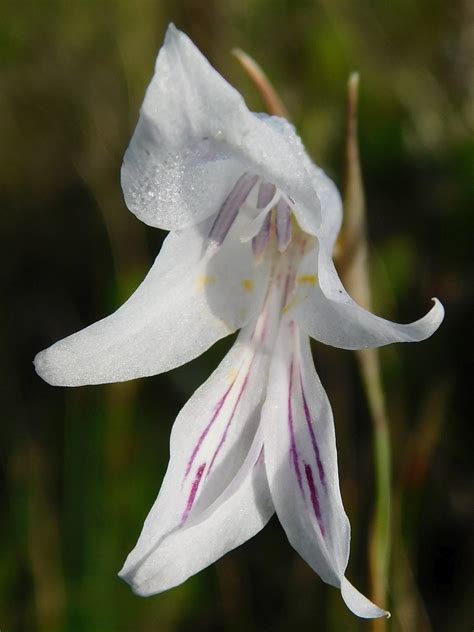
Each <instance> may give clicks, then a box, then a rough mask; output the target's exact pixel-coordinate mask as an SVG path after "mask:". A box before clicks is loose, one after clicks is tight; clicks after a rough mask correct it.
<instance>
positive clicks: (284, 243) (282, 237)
mask: <svg viewBox="0 0 474 632" xmlns="http://www.w3.org/2000/svg"><path fill="white" fill-rule="evenodd" d="M275 213H276V219H275V228H276V236H277V242H278V250H279V251H280V252H285V250H286V249H287V248H288V244H289V243H290V241H291V214H292V211H291V208H290V206H289V205H288V203H287V202H286V200H284V199H283V198H280V199H279V200H278V204H277V205H276V207H275Z"/></svg>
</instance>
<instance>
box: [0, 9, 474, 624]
mask: <svg viewBox="0 0 474 632" xmlns="http://www.w3.org/2000/svg"><path fill="white" fill-rule="evenodd" d="M1 13H2V19H1V22H0V73H1V74H0V109H1V116H0V148H1V157H0V160H1V168H0V190H1V194H0V204H1V217H2V221H1V255H2V259H3V261H2V263H1V268H0V269H1V270H2V283H1V284H0V293H1V303H0V304H1V310H0V366H1V369H2V372H1V375H2V380H1V388H2V417H3V421H2V425H1V448H0V449H1V460H0V489H1V499H0V502H1V516H2V517H1V522H0V534H1V544H2V547H1V552H0V627H1V629H2V630H5V631H8V632H16V631H20V630H25V631H28V632H29V631H30V630H38V631H39V632H61V631H66V630H67V631H69V630H71V631H74V632H75V631H78V632H81V631H84V632H94V631H97V632H108V631H111V632H112V631H116V630H117V631H118V630H127V631H128V630H130V631H132V630H133V631H138V630H139V631H140V632H147V631H157V632H167V631H175V630H179V631H184V630H188V629H189V630H193V631H194V632H197V631H198V630H206V631H209V630H229V631H236V630H246V631H247V630H248V631H252V630H259V631H261V630H272V631H279V630H281V631H283V630H290V629H292V630H298V629H302V630H304V629H316V628H317V629H319V630H328V631H333V630H337V631H339V630H368V629H370V624H369V623H367V622H363V621H358V620H356V619H355V618H354V617H353V616H352V615H350V613H348V612H347V611H346V609H345V607H344V605H343V603H342V601H341V599H340V595H339V592H338V591H336V590H332V589H330V588H328V587H327V586H325V585H323V584H322V582H321V581H320V580H319V579H318V578H317V577H316V576H315V575H314V574H313V573H312V572H311V571H310V570H309V569H308V568H307V567H306V565H305V564H304V563H303V562H302V561H301V560H300V559H299V558H298V557H297V556H296V554H295V553H294V552H293V550H292V549H291V548H290V546H289V545H288V544H287V542H286V540H285V537H284V535H283V533H282V531H281V529H280V527H279V525H278V523H277V521H276V520H275V519H274V520H273V521H272V522H271V524H270V525H269V526H268V527H267V528H266V529H265V530H264V532H262V533H261V534H259V535H258V536H257V537H256V538H254V539H253V540H252V541H251V542H249V543H247V544H246V545H245V546H243V547H241V548H240V549H238V550H237V551H235V552H233V553H231V554H229V555H227V556H226V557H225V558H224V559H222V560H221V561H220V562H218V563H217V564H216V565H214V566H212V567H211V568H209V569H207V570H206V571H204V572H202V573H201V574H199V575H198V576H197V577H194V578H192V579H191V580H189V581H188V582H186V583H185V584H184V585H183V586H181V587H179V588H176V589H174V590H172V591H170V592H168V593H166V594H163V595H160V596H157V597H154V598H150V599H147V600H142V599H139V598H138V597H135V596H134V595H133V594H132V593H131V591H130V590H129V588H128V586H126V585H125V584H124V583H122V582H121V581H120V580H119V579H117V578H116V576H115V573H116V571H117V570H118V569H119V567H120V566H121V564H122V562H123V560H124V558H125V555H126V554H127V553H128V551H129V550H130V548H131V547H132V545H133V544H134V542H135V540H136V537H137V536H138V532H139V529H140V527H141V523H142V521H143V519H144V517H145V515H146V513H147V511H148V509H149V507H150V505H151V503H152V501H153V500H154V497H155V495H156V493H157V491H158V488H159V485H160V481H161V479H162V476H163V474H164V471H165V467H166V463H167V452H168V438H169V432H170V427H171V424H172V422H173V420H174V418H175V416H176V414H177V412H178V411H179V409H180V407H181V406H182V405H183V404H184V402H185V401H186V399H187V398H188V397H189V395H190V394H191V393H192V392H193V390H194V389H195V388H196V387H197V386H198V385H199V384H200V383H201V382H202V381H203V380H204V379H205V378H206V377H207V375H208V374H209V373H210V372H211V370H212V368H213V367H215V366H216V364H217V362H218V361H219V359H220V358H221V357H222V355H223V353H224V351H225V349H227V348H228V345H229V342H228V341H224V342H222V343H219V344H218V345H216V346H215V347H214V348H213V349H211V350H210V351H209V352H208V353H207V354H206V355H205V356H204V357H202V358H199V359H197V360H195V361H194V362H192V363H191V364H189V365H187V366H184V367H182V368H180V369H178V370H175V371H173V372H171V373H170V374H166V375H162V376H158V377H154V378H148V379H145V380H139V381H135V382H133V383H127V384H119V385H113V386H102V387H89V388H80V389H71V390H67V389H53V388H51V387H49V386H47V385H46V384H44V383H43V382H42V381H41V380H40V379H39V378H38V377H37V376H36V375H35V373H34V371H33V368H32V364H31V360H32V358H33V356H34V354H35V352H37V351H38V350H40V349H42V348H44V347H45V346H47V345H49V344H50V343H52V342H54V341H56V340H57V339H59V338H61V337H63V336H65V335H67V334H69V333H71V332H73V331H75V330H77V329H79V328H81V327H83V326H85V325H87V324H89V323H91V322H93V321H95V320H97V319H98V318H100V317H101V316H103V315H106V314H108V313H109V312H110V311H111V310H112V309H113V308H114V307H116V306H118V305H119V304H120V303H121V301H122V300H123V299H124V297H126V296H127V295H128V294H129V293H130V292H131V291H132V289H133V288H134V287H136V286H137V284H138V283H139V281H140V280H141V279H142V277H143V276H144V274H145V272H146V270H147V269H148V267H149V265H150V262H151V261H152V259H153V257H154V256H155V255H156V253H157V252H158V250H159V247H160V243H161V240H162V238H163V235H162V234H159V231H156V230H153V229H150V228H147V227H146V226H144V225H143V224H141V223H140V222H138V221H137V220H136V219H135V218H134V217H133V216H132V215H131V214H130V213H129V212H128V211H127V210H126V208H125V205H124V203H123V200H122V196H121V191H120V184H119V169H120V163H121V158H122V155H123V152H124V150H125V147H126V145H127V142H128V139H129V137H130V135H131V132H132V130H133V127H134V125H135V121H136V118H137V114H138V108H139V105H140V102H141V99H142V96H143V92H144V89H145V87H146V85H147V83H148V80H149V78H150V76H151V73H152V70H153V64H154V58H155V55H156V53H157V51H158V49H159V47H160V45H161V43H162V39H163V33H164V30H165V27H166V25H167V23H168V22H169V21H174V22H175V23H176V24H177V26H178V27H179V28H181V29H183V30H185V31H186V32H187V33H188V34H189V35H190V36H191V37H192V39H193V40H194V41H195V42H196V43H197V44H198V46H199V47H200V48H201V49H202V50H203V51H204V52H205V54H206V55H207V56H208V57H209V58H210V60H211V61H212V62H213V63H214V65H215V66H216V67H217V68H218V69H219V71H220V72H222V73H223V74H224V76H226V77H227V78H229V80H230V81H231V82H232V83H233V84H234V85H236V86H237V87H238V88H239V89H240V90H241V91H242V92H243V93H244V95H245V96H246V98H247V101H248V103H249V106H250V107H251V108H252V109H261V107H262V106H261V103H260V102H259V99H258V97H257V95H256V94H255V91H254V89H253V88H252V86H251V84H250V82H249V81H248V79H246V78H245V77H244V76H243V74H242V72H241V70H240V69H239V67H238V65H237V64H236V63H235V60H234V59H233V58H232V57H231V56H230V55H229V49H230V48H232V47H234V46H239V47H240V48H243V49H244V50H246V51H248V52H249V53H250V54H251V55H252V56H254V57H255V59H257V60H258V61H259V62H260V63H261V64H262V66H263V67H264V68H265V70H266V71H267V73H268V74H269V76H270V77H271V78H272V80H273V81H274V83H275V85H276V86H277V87H278V89H279V91H280V93H281V95H282V97H283V99H284V100H285V102H286V104H287V106H288V108H289V110H290V112H291V113H292V115H293V120H294V121H295V123H296V125H297V127H298V129H299V132H300V134H301V136H302V138H303V140H304V142H305V144H306V146H307V147H308V150H309V151H310V153H311V154H312V155H313V157H314V158H315V160H316V161H317V162H318V163H319V164H321V165H322V166H324V167H325V168H326V169H327V170H328V171H329V172H330V173H331V175H332V176H333V177H334V178H335V179H336V181H337V182H339V183H341V182H342V147H343V118H344V116H343V113H344V96H345V84H346V79H347V76H348V74H349V72H350V71H352V70H358V71H359V72H360V73H361V79H362V89H361V107H360V136H361V153H362V164H363V168H364V179H365V185H366V193H367V201H368V221H369V235H370V240H371V264H372V265H371V267H372V280H373V290H374V300H375V304H376V308H377V311H378V313H380V314H382V315H384V316H386V317H392V318H394V319H397V320H401V321H403V320H406V321H408V320H413V319H414V318H416V317H418V316H419V315H421V314H422V313H424V311H425V310H426V309H427V308H428V306H429V299H430V297H431V296H435V295H436V296H438V297H440V298H441V300H442V301H443V302H444V303H445V306H446V311H447V317H446V321H445V323H444V324H443V325H442V327H441V329H440V331H439V332H438V333H437V334H436V335H435V336H434V337H433V338H432V339H431V340H428V341H427V342H424V343H422V344H419V345H414V346H412V347H411V346H408V345H407V346H403V347H402V346H398V347H391V348H388V349H384V350H383V351H382V362H383V371H384V383H385V387H386V394H387V400H388V407H389V415H390V421H391V432H392V440H393V447H394V455H393V461H394V471H393V484H394V497H395V512H394V513H395V515H394V520H393V529H392V531H393V562H392V572H391V576H390V580H389V585H390V599H391V603H390V609H391V610H392V614H393V616H392V619H391V622H390V626H391V629H392V630H396V631H399V630H400V631H406V632H413V631H417V632H418V631H429V630H439V631H440V632H441V631H442V632H451V631H452V632H457V631H458V630H468V629H471V627H472V619H471V620H470V619H469V614H470V613H469V608H470V606H472V594H473V592H474V586H473V578H474V575H473V573H472V561H473V555H472V553H473V552H472V538H471V540H470V539H469V536H470V535H472V534H470V533H469V526H470V525H471V524H472V523H473V509H472V503H470V502H469V491H470V489H469V486H468V480H469V479H468V475H469V469H470V468H469V466H470V465H471V459H472V443H470V442H469V439H468V433H469V431H470V429H471V424H470V423H468V411H470V410H471V409H470V406H469V403H468V400H467V393H468V392H469V390H468V383H469V382H468V375H469V364H470V359H471V357H472V329H473V328H472V320H471V319H472V313H471V315H469V307H470V306H472V294H471V289H472V260H471V258H470V254H471V251H472V247H471V240H472V234H473V233H472V216H473V203H474V192H473V187H472V182H473V173H474V141H473V135H472V132H473V127H474V93H473V89H474V88H473V86H474V70H473V65H472V60H473V58H474V12H473V7H472V3H470V2H469V0H454V1H453V2H445V1H441V0H417V1H413V0H411V1H408V0H393V1H392V2H381V1H379V0H372V1H369V0H360V1H359V2H350V1H349V0H347V1H343V0H334V1H333V0H319V1H318V0H228V1H226V2H218V1H217V0H213V1H211V0H209V1H208V2H201V1H200V0H173V1H172V0H162V1H159V0H156V1H153V0H137V1H134V2H131V1H130V0H96V1H94V2H89V1H85V0H84V1H76V2H73V1H69V0H45V1H42V2H32V1H26V2H14V1H13V0H5V2H4V3H3V4H2V11H1ZM315 357H316V362H317V364H318V367H319V369H320V372H321V375H322V378H323V382H324V383H325V385H326V388H327V390H328V393H329V396H330V400H331V402H332V405H333V408H334V413H335V418H336V426H337V438H338V445H339V453H340V457H339V458H340V472H341V478H342V491H343V497H344V499H345V505H346V509H347V511H348V514H349V516H350V518H351V522H352V525H353V545H352V557H351V562H350V565H349V577H350V578H352V579H354V580H355V581H356V583H357V585H359V586H360V587H361V588H363V587H367V581H368V580H367V537H368V521H369V518H370V515H371V511H372V509H373V505H372V503H373V493H372V492H373V482H372V481H373V478H372V472H373V469H372V456H371V455H372V452H371V432H370V421H369V418H368V412H367V408H366V403H365V400H364V396H363V392H362V389H361V387H360V380H359V377H358V373H357V370H356V364H355V361H354V357H353V355H352V354H351V353H350V352H343V351H336V350H333V349H328V348H323V347H322V346H319V345H317V346H315ZM471 615H472V613H471Z"/></svg>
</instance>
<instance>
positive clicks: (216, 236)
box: [208, 173, 258, 246]
mask: <svg viewBox="0 0 474 632" xmlns="http://www.w3.org/2000/svg"><path fill="white" fill-rule="evenodd" d="M257 180H258V176H255V175H252V174H250V173H244V174H243V175H241V176H240V178H239V179H238V180H237V182H236V183H235V185H234V188H233V189H232V191H231V192H230V193H229V195H228V196H227V197H226V199H225V201H224V203H223V204H222V206H221V208H220V209H219V211H218V213H217V215H216V219H215V220H214V223H213V224H212V228H211V230H210V231H209V238H208V239H209V241H211V242H214V243H215V244H217V245H218V246H220V244H221V243H222V242H223V241H224V239H225V238H226V236H227V233H228V232H229V230H230V229H231V227H232V224H233V223H234V221H235V218H236V217H237V213H238V212H239V209H240V207H241V206H242V204H243V203H244V202H245V200H246V199H247V196H248V194H249V193H250V191H251V190H252V189H253V187H254V186H255V183H256V182H257Z"/></svg>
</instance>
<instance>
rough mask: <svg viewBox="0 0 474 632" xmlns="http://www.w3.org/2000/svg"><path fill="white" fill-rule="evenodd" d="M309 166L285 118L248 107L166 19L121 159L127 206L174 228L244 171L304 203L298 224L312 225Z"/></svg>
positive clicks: (195, 217) (216, 202) (219, 198)
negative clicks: (162, 38) (150, 76)
mask: <svg viewBox="0 0 474 632" xmlns="http://www.w3.org/2000/svg"><path fill="white" fill-rule="evenodd" d="M312 169H313V166H312V163H311V161H310V160H309V158H308V156H307V154H306V152H305V150H304V148H303V145H302V143H301V141H300V139H299V137H298V136H297V135H296V133H295V131H294V128H293V126H291V125H290V124H289V123H288V122H287V121H285V120H284V119H280V118H278V117H269V116H266V115H255V114H253V113H251V112H249V110H248V109H247V107H246V105H245V103H244V101H243V99H242V97H241V95H240V94H239V93H238V92H237V91H236V90H234V88H232V87H231V86H230V85H229V84H228V83H227V82H226V81H225V80H224V79H223V78H222V77H221V76H220V75H219V74H218V73H217V72H216V71H215V70H214V69H213V68H212V66H211V65H210V64H209V63H208V61H207V60H206V59H205V58H204V57H203V55H202V54H201V53H200V52H199V51H198V49H197V48H196V47H195V46H194V44H193V43H192V42H191V40H190V39H189V38H188V37H187V36H186V35H184V33H181V32H179V31H178V30H177V29H176V28H175V27H174V26H172V25H171V26H170V27H169V29H168V32H167V34H166V39H165V43H164V45H163V47H162V49H161V51H160V53H159V55H158V59H157V62H156V68H155V74H154V77H153V79H152V81H151V83H150V85H149V87H148V90H147V93H146V96H145V100H144V103H143V106H142V110H141V115H140V120H139V123H138V125H137V129H136V131H135V134H134V136H133V138H132V141H131V143H130V146H129V148H128V150H127V152H126V155H125V159H124V165H123V169H122V186H123V190H124V195H125V199H126V202H127V205H128V207H129V208H130V210H131V211H132V212H133V213H135V214H136V215H137V216H138V217H139V218H140V219H142V220H143V221H144V222H146V223H148V224H151V225H153V226H159V227H161V228H166V229H176V228H182V227H184V226H187V225H190V224H193V223H196V222H198V221H201V220H203V219H205V218H206V217H208V216H209V215H211V214H214V213H217V211H218V210H219V208H220V207H221V205H222V203H223V202H224V200H225V198H226V196H227V195H228V194H229V192H230V191H231V190H232V187H233V186H234V184H235V182H236V181H237V179H238V178H239V177H240V176H241V175H242V173H243V172H244V171H245V172H250V173H255V174H256V175H258V176H260V177H261V178H262V180H264V181H266V182H269V183H272V184H275V185H276V186H277V187H278V188H279V189H280V190H282V191H284V192H285V193H286V194H287V195H290V196H292V198H293V199H294V201H295V203H296V204H297V205H300V206H301V208H302V209H308V211H306V212H304V213H303V211H302V217H301V225H302V226H303V228H305V226H306V225H307V224H308V226H311V227H312V228H313V229H315V227H316V226H317V225H318V224H319V198H318V192H317V190H316V189H315V182H313V178H312Z"/></svg>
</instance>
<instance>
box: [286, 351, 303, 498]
mask: <svg viewBox="0 0 474 632" xmlns="http://www.w3.org/2000/svg"><path fill="white" fill-rule="evenodd" d="M292 390H293V358H292V359H291V364H290V383H289V386H288V429H289V431H290V457H291V462H292V464H293V468H294V470H295V474H296V478H297V480H298V485H299V488H300V490H301V493H302V494H303V496H304V492H303V482H302V480H301V470H300V464H299V463H298V450H297V449H296V439H295V429H294V425H293V410H292V407H291V395H292Z"/></svg>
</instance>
